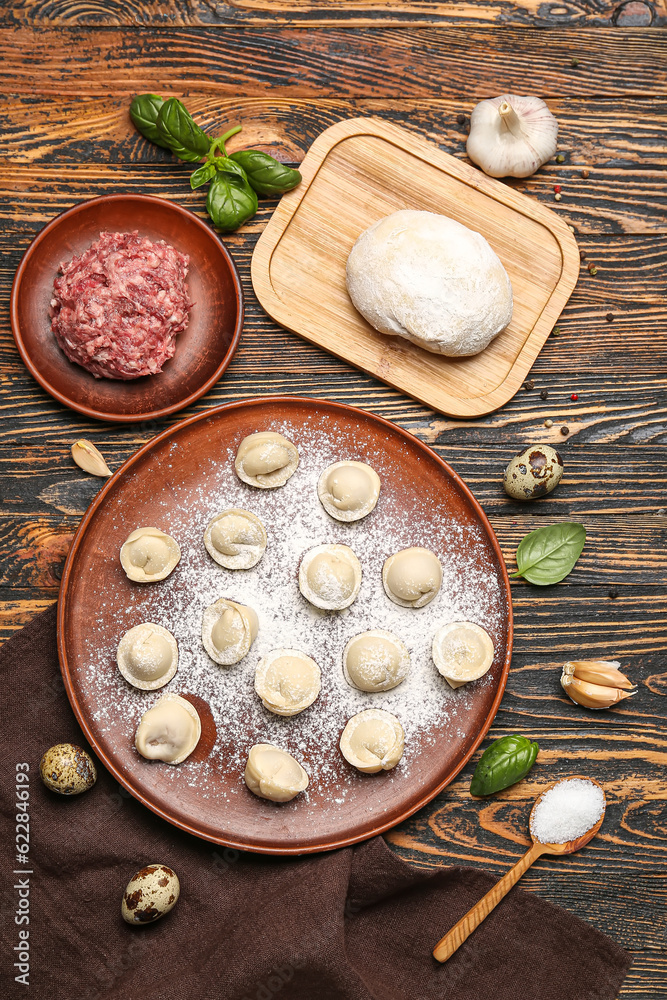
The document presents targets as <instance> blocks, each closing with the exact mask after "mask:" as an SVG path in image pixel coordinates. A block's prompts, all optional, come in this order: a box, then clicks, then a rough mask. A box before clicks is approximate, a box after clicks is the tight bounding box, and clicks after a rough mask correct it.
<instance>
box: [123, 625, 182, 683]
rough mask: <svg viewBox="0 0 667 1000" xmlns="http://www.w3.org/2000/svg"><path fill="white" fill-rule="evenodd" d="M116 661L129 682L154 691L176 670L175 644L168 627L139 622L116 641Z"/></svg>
mask: <svg viewBox="0 0 667 1000" xmlns="http://www.w3.org/2000/svg"><path fill="white" fill-rule="evenodd" d="M116 663H117V664H118V669H119V670H120V672H121V674H122V675H123V677H124V678H125V680H126V681H127V682H128V683H129V684H132V685H133V686H134V687H136V688H140V689H141V690H142V691H155V690H157V688H161V687H164V685H165V684H167V683H168V682H169V681H170V680H171V678H172V677H173V676H174V674H175V673H176V669H177V667H178V646H177V644H176V640H175V638H174V637H173V635H172V634H171V632H170V631H169V630H168V629H166V628H163V626H162V625H156V623H155V622H142V624H141V625H135V626H134V628H131V629H129V631H127V632H126V633H125V635H124V636H123V638H122V639H121V640H120V642H119V643H118V650H117V651H116Z"/></svg>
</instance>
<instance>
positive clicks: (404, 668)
mask: <svg viewBox="0 0 667 1000" xmlns="http://www.w3.org/2000/svg"><path fill="white" fill-rule="evenodd" d="M409 669H410V654H409V652H408V650H407V647H406V646H405V644H404V643H403V642H401V640H400V639H399V638H398V636H395V635H392V633H391V632H385V631H384V629H379V628H377V629H372V630H371V631H370V632H362V633H361V635H355V636H353V638H352V639H350V640H349V642H348V643H347V645H346V646H345V649H344V651H343V672H344V674H345V680H346V681H347V682H348V684H350V685H351V686H352V687H356V688H358V689H359V690H360V691H390V690H391V689H392V688H395V687H398V685H399V684H400V683H401V682H402V681H404V680H405V678H406V677H407V675H408V670H409Z"/></svg>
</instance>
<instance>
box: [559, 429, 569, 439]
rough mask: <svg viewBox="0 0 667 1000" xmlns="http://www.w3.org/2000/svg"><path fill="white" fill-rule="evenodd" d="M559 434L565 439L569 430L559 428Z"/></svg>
mask: <svg viewBox="0 0 667 1000" xmlns="http://www.w3.org/2000/svg"><path fill="white" fill-rule="evenodd" d="M560 432H561V434H562V435H563V437H567V435H568V434H569V433H570V428H569V427H561V429H560Z"/></svg>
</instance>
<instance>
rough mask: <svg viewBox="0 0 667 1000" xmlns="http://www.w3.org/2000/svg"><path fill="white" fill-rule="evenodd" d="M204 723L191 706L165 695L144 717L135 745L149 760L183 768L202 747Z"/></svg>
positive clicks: (173, 696)
mask: <svg viewBox="0 0 667 1000" xmlns="http://www.w3.org/2000/svg"><path fill="white" fill-rule="evenodd" d="M200 736H201V720H200V718H199V712H198V711H197V709H196V708H195V706H194V705H193V704H191V702H189V701H186V699H185V698H181V696H180V695H178V694H165V695H163V696H162V697H161V698H160V700H159V701H158V702H156V703H155V705H153V707H152V708H149V709H148V711H147V712H144V714H143V715H142V717H141V721H140V722H139V725H138V727H137V732H136V735H135V737H134V745H135V746H136V748H137V750H138V751H139V753H140V754H141V756H142V757H146V759H147V760H163V761H165V763H167V764H181V763H182V762H183V761H184V760H185V759H186V757H189V756H190V754H191V753H192V751H193V750H194V749H195V747H196V746H197V744H198V743H199V737H200Z"/></svg>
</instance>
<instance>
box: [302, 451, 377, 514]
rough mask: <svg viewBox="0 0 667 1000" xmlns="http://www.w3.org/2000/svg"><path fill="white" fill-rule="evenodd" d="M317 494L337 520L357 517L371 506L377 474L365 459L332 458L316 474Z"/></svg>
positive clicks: (366, 512)
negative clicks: (346, 460)
mask: <svg viewBox="0 0 667 1000" xmlns="http://www.w3.org/2000/svg"><path fill="white" fill-rule="evenodd" d="M317 495H318V496H319V498H320V501H321V503H322V506H323V507H324V509H325V510H326V512H327V514H331V516H332V517H335V518H336V520H337V521H360V520H361V518H362V517H366V515H367V514H370V512H371V511H372V510H374V509H375V505H376V504H377V502H378V497H379V495H380V477H379V476H378V474H377V472H376V471H375V469H371V467H370V465H366V463H365V462H336V463H335V465H330V466H329V468H328V469H325V470H324V472H323V473H322V475H321V476H320V478H319V481H318V484H317Z"/></svg>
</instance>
